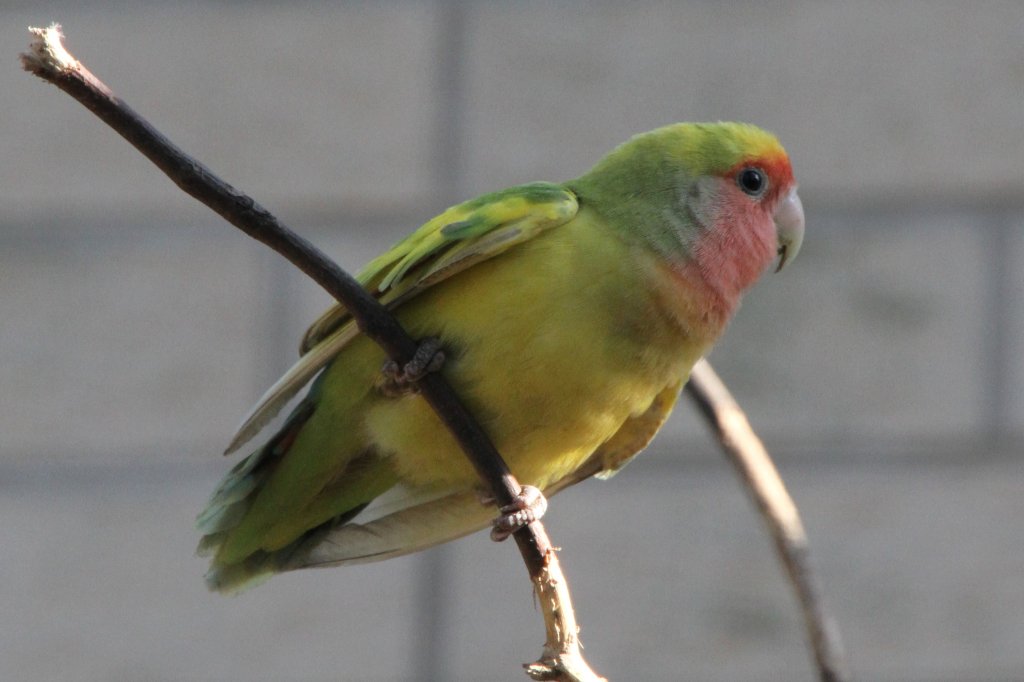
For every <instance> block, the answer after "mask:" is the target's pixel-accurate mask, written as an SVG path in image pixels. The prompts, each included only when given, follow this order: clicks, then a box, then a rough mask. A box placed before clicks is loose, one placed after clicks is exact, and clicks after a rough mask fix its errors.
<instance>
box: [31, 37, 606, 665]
mask: <svg viewBox="0 0 1024 682" xmlns="http://www.w3.org/2000/svg"><path fill="white" fill-rule="evenodd" d="M29 32H30V33H31V34H32V35H33V37H34V39H33V41H32V42H31V43H30V45H29V50H30V51H29V52H28V53H24V54H22V55H21V62H22V66H23V67H24V68H25V70H26V71H30V72H32V73H34V74H35V75H36V76H38V77H39V78H42V79H43V80H45V81H47V82H49V83H52V84H53V85H56V86H57V87H58V88H60V89H61V90H63V91H64V92H66V93H67V94H68V95H70V96H71V97H73V98H74V99H75V100H77V101H78V102H79V103H80V104H82V105H83V106H85V107H86V108H87V109H89V110H90V111H92V112H93V113H94V114H96V116H98V117H99V118H100V119H101V120H103V122H105V123H106V124H107V125H109V126H110V127H111V128H113V129H114V130H115V131H116V132H117V133H118V134H119V135H121V136H122V137H123V138H125V139H126V140H128V142H130V143H131V144H132V146H134V147H135V148H136V149H138V150H139V151H140V152H142V154H143V155H145V156H146V157H147V158H148V159H149V160H150V161H152V162H153V163H154V164H155V165H156V166H157V167H158V168H159V169H160V170H162V171H163V172H164V173H165V174H166V175H167V176H168V177H169V178H170V179H171V180H172V181H173V182H174V183H175V184H176V185H178V187H180V188H181V189H182V190H184V191H185V192H186V193H187V194H189V195H191V196H192V197H194V198H195V199H197V200H199V201H200V202H202V203H203V204H205V205H206V206H208V207H209V208H211V209H212V210H213V211H215V212H217V213H218V214H220V215H221V216H222V217H223V218H224V219H225V220H227V221H228V222H229V223H231V224H232V225H234V226H235V227H237V228H239V229H240V230H242V231H243V232H245V233H246V234H247V235H249V236H250V237H253V238H254V239H257V240H259V241H261V242H263V243H264V244H266V245H267V246H269V247H270V248H272V249H274V250H275V251H277V252H278V253H280V254H281V255H282V256H284V257H285V258H287V259H288V260H289V261H291V263H292V264H294V265H295V266H296V267H297V268H299V269H300V270H301V271H302V272H304V273H306V274H307V275H309V276H310V277H311V278H312V279H313V280H314V281H315V282H316V283H317V284H319V285H320V286H321V287H323V288H324V289H325V290H326V291H327V292H328V293H329V294H331V295H332V296H333V297H334V298H335V299H337V300H338V302H339V303H341V304H342V305H343V306H345V308H347V309H348V310H349V312H350V313H351V314H352V317H353V319H354V320H355V321H356V324H357V325H358V326H359V329H360V330H361V331H362V332H363V334H365V335H366V336H368V337H370V338H371V339H372V340H373V341H375V342H376V343H377V344H378V345H379V346H380V347H381V348H383V349H384V351H385V352H386V353H387V354H388V356H389V357H390V358H391V359H392V360H394V361H395V362H397V363H398V366H399V367H401V366H404V365H405V363H406V362H408V361H409V360H411V359H412V357H413V355H414V353H415V352H416V349H417V347H418V346H417V343H416V341H414V340H413V339H412V338H411V337H410V336H409V335H408V334H407V333H406V332H405V330H404V329H403V328H402V327H401V326H400V325H399V324H398V322H397V320H395V318H394V317H393V316H392V315H391V314H390V313H389V312H388V311H387V309H386V308H385V307H384V306H383V305H381V304H380V303H379V302H378V301H377V300H376V299H375V298H374V297H373V296H371V295H370V294H369V293H368V292H367V291H366V290H365V289H364V288H363V287H362V286H361V285H360V284H359V283H358V282H357V281H356V280H355V279H354V278H353V277H352V276H350V275H349V274H348V273H346V272H345V271H344V270H342V269H341V268H340V267H338V266H337V265H336V264H335V263H334V262H332V261H331V260H330V259H329V258H327V257H326V256H325V255H324V254H323V253H322V252H321V251H319V250H318V249H317V248H316V247H315V246H313V245H312V244H311V243H310V242H309V241H307V240H305V239H304V238H302V237H300V236H299V235H297V234H296V233H294V232H292V231H291V230H290V229H288V228H287V227H285V226H284V225H283V224H281V223H280V222H279V221H278V220H277V219H276V218H275V217H274V216H273V215H271V214H270V212H268V211H267V210H266V209H264V208H263V207H262V206H260V205H259V204H258V203H256V201H255V200H253V199H252V198H251V197H249V196H247V195H245V194H244V193H242V192H239V191H238V190H236V189H235V188H234V187H232V186H231V185H229V184H227V183H226V182H224V181H223V180H221V179H220V178H218V177H217V176H216V175H214V174H213V173H212V172H211V171H210V170H209V169H208V168H206V167H205V166H203V165H202V164H201V163H199V162H198V161H196V160H195V159H193V158H192V157H190V156H189V155H188V154H186V153H185V152H183V151H182V150H181V149H179V148H178V147H177V146H175V145H174V144H173V143H172V142H171V141H170V140H168V139H167V138H166V137H164V135H162V134H161V133H160V132H159V131H157V130H156V129H155V128H154V127H153V126H152V125H150V124H149V122H148V121H146V120H145V119H144V118H142V117H141V116H140V115H139V114H137V113H136V112H135V111H134V110H133V109H132V108H131V107H129V106H128V105H127V104H125V103H124V102H123V101H122V100H121V99H120V98H118V97H117V96H116V95H114V93H113V91H111V89H110V88H108V87H107V86H106V85H105V84H104V83H103V82H102V81H100V80H99V79H98V78H96V76H94V75H93V74H92V73H91V72H90V71H89V70H88V69H87V68H85V66H84V65H82V63H81V62H79V61H78V60H77V59H75V58H74V57H73V56H72V55H71V54H70V53H69V52H68V51H67V50H66V49H65V48H64V46H63V43H62V39H63V34H62V32H61V28H60V25H59V24H53V25H51V26H50V27H49V28H46V29H40V28H30V29H29ZM419 388H420V389H421V394H422V395H423V397H424V398H425V399H426V400H427V402H428V403H429V404H430V406H431V407H432V408H433V409H434V411H435V412H436V413H437V415H438V417H440V419H441V421H442V422H444V424H445V426H446V427H447V428H448V429H449V430H450V431H451V432H452V434H453V435H454V436H455V438H456V440H457V441H458V442H459V445H460V446H461V447H462V449H463V451H464V452H465V454H466V456H467V457H468V458H469V460H470V462H472V464H473V466H474V468H475V469H476V471H477V473H478V474H479V476H480V478H481V479H482V480H483V481H484V482H485V483H486V484H487V487H488V488H489V489H490V490H491V492H492V494H493V496H494V499H495V501H496V502H497V504H498V506H499V507H501V506H506V505H509V504H511V503H512V502H513V499H514V498H515V496H516V495H518V494H519V492H520V490H521V487H520V485H519V483H518V482H517V481H516V479H515V477H514V476H513V475H512V472H511V471H510V470H509V468H508V466H507V465H506V464H505V462H504V460H502V458H501V455H500V454H498V451H497V450H496V449H495V447H494V444H493V443H492V442H491V440H490V438H489V437H488V436H487V434H486V433H485V432H484V431H483V429H482V428H481V427H480V425H479V424H478V423H477V422H476V420H475V419H473V417H472V415H471V414H470V412H469V410H468V409H467V408H466V406H465V405H464V404H463V402H462V401H461V400H460V399H459V397H458V396H457V395H456V393H455V391H454V390H453V389H452V387H451V386H450V385H449V384H448V382H447V381H446V380H445V379H444V377H443V376H442V375H441V374H440V373H437V372H432V373H428V374H427V375H426V376H425V377H424V378H423V379H422V380H421V382H420V383H419ZM514 537H515V540H516V544H517V545H518V546H519V551H520V553H521V554H522V557H523V562H524V563H525V564H526V567H527V570H528V571H529V573H530V579H531V580H532V581H533V584H534V590H535V591H536V593H537V598H538V602H539V603H540V604H541V607H542V612H543V614H544V621H545V627H546V630H547V640H546V642H545V645H544V650H543V655H542V657H541V659H540V660H539V661H537V662H536V663H533V664H531V665H529V666H526V668H527V674H528V675H530V676H531V677H532V678H533V679H538V680H565V681H566V682H576V681H579V682H583V681H587V682H593V681H596V680H600V679H601V678H599V677H598V676H597V675H596V674H595V673H594V672H593V671H591V670H590V668H589V667H588V666H587V663H586V661H584V660H583V657H582V655H581V654H580V649H579V643H578V640H577V632H578V627H577V625H576V620H575V616H574V614H573V610H572V602H571V600H570V597H569V590H568V586H567V583H566V581H565V577H564V576H563V575H562V573H561V569H560V567H559V564H558V559H557V557H556V556H555V551H554V549H553V548H552V546H551V542H550V540H549V539H548V537H547V534H546V533H545V531H544V527H543V525H541V524H540V523H539V522H534V523H531V524H530V525H529V526H527V527H525V528H523V529H521V530H519V531H516V533H515V535H514Z"/></svg>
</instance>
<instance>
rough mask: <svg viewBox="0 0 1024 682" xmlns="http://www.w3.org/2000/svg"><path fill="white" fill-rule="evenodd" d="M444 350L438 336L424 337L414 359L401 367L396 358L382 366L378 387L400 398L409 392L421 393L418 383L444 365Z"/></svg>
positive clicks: (391, 395) (387, 394) (388, 394)
mask: <svg viewBox="0 0 1024 682" xmlns="http://www.w3.org/2000/svg"><path fill="white" fill-rule="evenodd" d="M444 361H445V357H444V351H443V350H441V340H440V339H436V338H433V337H431V338H427V339H423V340H422V341H421V342H420V345H419V348H417V349H416V352H415V353H414V354H413V356H412V360H410V361H409V362H407V363H405V366H403V367H399V366H398V363H397V362H395V361H394V360H388V361H387V362H385V363H384V365H383V366H382V367H381V368H380V373H381V375H382V377H381V380H380V381H378V382H377V388H378V390H380V392H381V393H383V394H384V395H385V396H387V397H389V398H399V397H401V396H403V395H407V394H409V393H419V387H418V386H417V385H416V384H417V383H418V382H419V380H420V379H422V378H423V377H425V376H426V375H427V374H428V373H429V372H436V371H438V370H439V369H441V368H442V367H443V366H444Z"/></svg>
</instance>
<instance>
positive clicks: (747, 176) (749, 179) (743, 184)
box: [736, 168, 768, 197]
mask: <svg viewBox="0 0 1024 682" xmlns="http://www.w3.org/2000/svg"><path fill="white" fill-rule="evenodd" d="M736 184H738V185H739V186H740V189H742V190H743V191H744V192H746V193H747V194H749V195H750V196H752V197H757V196H760V195H761V193H762V192H764V188H765V187H767V186H768V180H767V178H765V177H764V173H763V172H762V171H761V170H759V169H757V168H744V169H743V170H741V171H740V172H739V174H738V175H737V176H736Z"/></svg>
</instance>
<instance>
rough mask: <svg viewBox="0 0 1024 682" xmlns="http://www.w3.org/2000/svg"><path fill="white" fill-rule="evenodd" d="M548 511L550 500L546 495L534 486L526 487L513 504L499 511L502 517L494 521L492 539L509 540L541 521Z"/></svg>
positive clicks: (498, 540)
mask: <svg viewBox="0 0 1024 682" xmlns="http://www.w3.org/2000/svg"><path fill="white" fill-rule="evenodd" d="M547 510H548V500H547V498H546V497H544V493H542V492H541V491H540V490H539V489H537V488H534V487H533V486H532V485H524V486H523V489H522V490H520V491H519V494H518V495H516V497H515V500H513V502H512V504H508V505H505V506H504V507H502V508H501V509H500V510H499V511H500V512H501V516H499V517H498V518H496V519H494V528H492V529H491V539H492V540H494V541H495V542H501V541H502V540H507V539H508V537H509V536H510V535H512V534H513V533H515V532H516V531H517V530H519V529H520V528H524V527H526V526H528V525H530V524H531V523H533V522H534V521H539V520H540V518H541V517H542V516H544V512H546V511H547Z"/></svg>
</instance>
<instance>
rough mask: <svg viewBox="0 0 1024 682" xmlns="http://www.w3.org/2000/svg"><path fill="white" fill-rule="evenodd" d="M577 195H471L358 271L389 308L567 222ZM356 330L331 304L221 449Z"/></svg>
mask: <svg viewBox="0 0 1024 682" xmlns="http://www.w3.org/2000/svg"><path fill="white" fill-rule="evenodd" d="M578 208H579V205H578V203H577V201H576V196H575V195H574V194H573V193H572V192H570V191H569V190H567V189H565V188H564V187H562V186H560V185H555V184H551V183H545V182H534V183H530V184H526V185H519V186H517V187H511V188H509V189H506V190H502V191H500V192H493V193H491V194H485V195H483V196H480V197H477V198H476V199H473V200H471V201H467V202H465V203H463V204H459V205H457V206H453V207H451V208H449V209H448V210H446V211H445V212H444V213H442V214H441V215H439V216H437V217H436V218H434V219H433V220H431V221H429V222H427V223H426V224H424V225H423V226H422V227H420V228H419V229H418V230H416V231H415V232H413V233H412V234H410V235H409V236H408V237H406V238H405V239H403V240H402V241H400V242H398V243H397V244H395V245H394V246H392V247H391V248H390V249H388V250H387V251H386V252H385V253H383V254H381V255H380V256H378V257H377V258H375V259H373V260H372V261H370V263H369V264H367V266H366V267H365V268H363V270H362V271H361V272H360V273H359V274H358V275H357V276H356V278H357V279H358V280H359V282H360V283H361V284H362V285H363V286H365V287H366V288H367V289H368V290H369V291H370V292H372V293H373V294H374V295H375V296H377V297H378V298H379V299H380V300H381V301H382V302H383V303H385V304H386V305H387V306H388V307H389V308H395V307H398V306H399V305H401V304H402V303H403V302H405V301H407V300H409V299H410V298H412V297H413V296H416V295H417V294H419V293H420V292H422V291H423V290H425V289H427V288H429V287H431V286H433V285H434V284H437V283H438V282H441V281H443V280H445V279H447V278H449V277H451V276H452V275H454V274H456V273H458V272H461V271H463V270H465V269H467V268H470V267H472V266H473V265H475V264H476V263H479V262H481V261H484V260H487V259H489V258H493V257H494V256H497V255H498V254H501V253H502V252H504V251H506V250H507V249H510V248H512V247H513V246H515V245H516V244H521V243H523V242H525V241H527V240H529V239H532V238H533V237H535V236H537V235H538V234H540V233H541V232H543V231H545V230H548V229H550V228H552V227H557V226H558V225H562V224H564V223H566V222H568V221H569V220H571V219H572V218H573V217H574V216H575V215H576V212H577V210H578ZM358 335H359V329H358V328H357V327H356V325H355V323H354V322H353V320H352V318H351V316H350V315H349V314H348V311H347V310H345V308H344V307H342V306H341V305H336V306H334V307H332V308H331V309H329V310H328V311H327V312H326V313H325V314H324V315H322V316H321V317H320V319H318V320H317V321H316V322H315V323H313V326H312V327H310V328H309V331H307V332H306V335H305V336H304V337H303V340H302V345H301V348H300V350H301V352H302V353H303V355H302V357H301V358H300V359H299V361H298V362H297V363H295V365H294V366H292V368H291V369H290V370H288V371H287V372H286V373H285V374H284V376H282V377H281V378H280V379H279V380H278V381H277V383H275V384H274V385H273V386H272V387H271V388H270V389H269V390H268V391H267V392H266V393H265V394H264V395H263V397H262V398H261V399H260V401H259V402H258V403H257V405H256V407H255V408H254V409H253V410H252V411H251V412H250V414H249V416H248V417H246V419H245V420H244V421H243V422H242V425H241V426H240V427H239V430H238V433H237V434H236V435H235V437H234V438H233V439H232V441H231V444H230V445H229V446H228V448H227V450H226V454H227V453H231V452H233V451H235V450H237V449H238V448H239V447H241V446H242V445H243V444H244V443H246V442H247V441H248V440H250V439H251V438H252V437H253V436H255V435H256V434H257V433H258V432H259V431H260V430H261V429H262V428H263V426H265V425H266V424H267V423H268V422H269V421H270V420H271V419H273V418H274V416H275V415H276V414H277V413H278V411H280V409H281V408H282V407H283V406H284V405H285V403H287V402H288V401H289V400H290V399H291V398H292V397H293V396H294V395H295V394H296V393H297V392H298V391H299V390H300V389H301V388H302V387H303V386H305V385H306V384H307V383H308V382H309V381H310V379H312V378H313V377H314V376H315V375H316V374H317V373H318V372H319V371H320V370H321V369H323V367H324V366H326V365H327V364H328V363H329V362H330V361H331V360H332V359H333V358H334V357H335V356H337V354H338V353H339V352H340V351H341V349H343V348H344V347H345V346H346V345H348V344H349V343H350V342H351V341H352V339H354V338H355V337H356V336H358Z"/></svg>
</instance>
